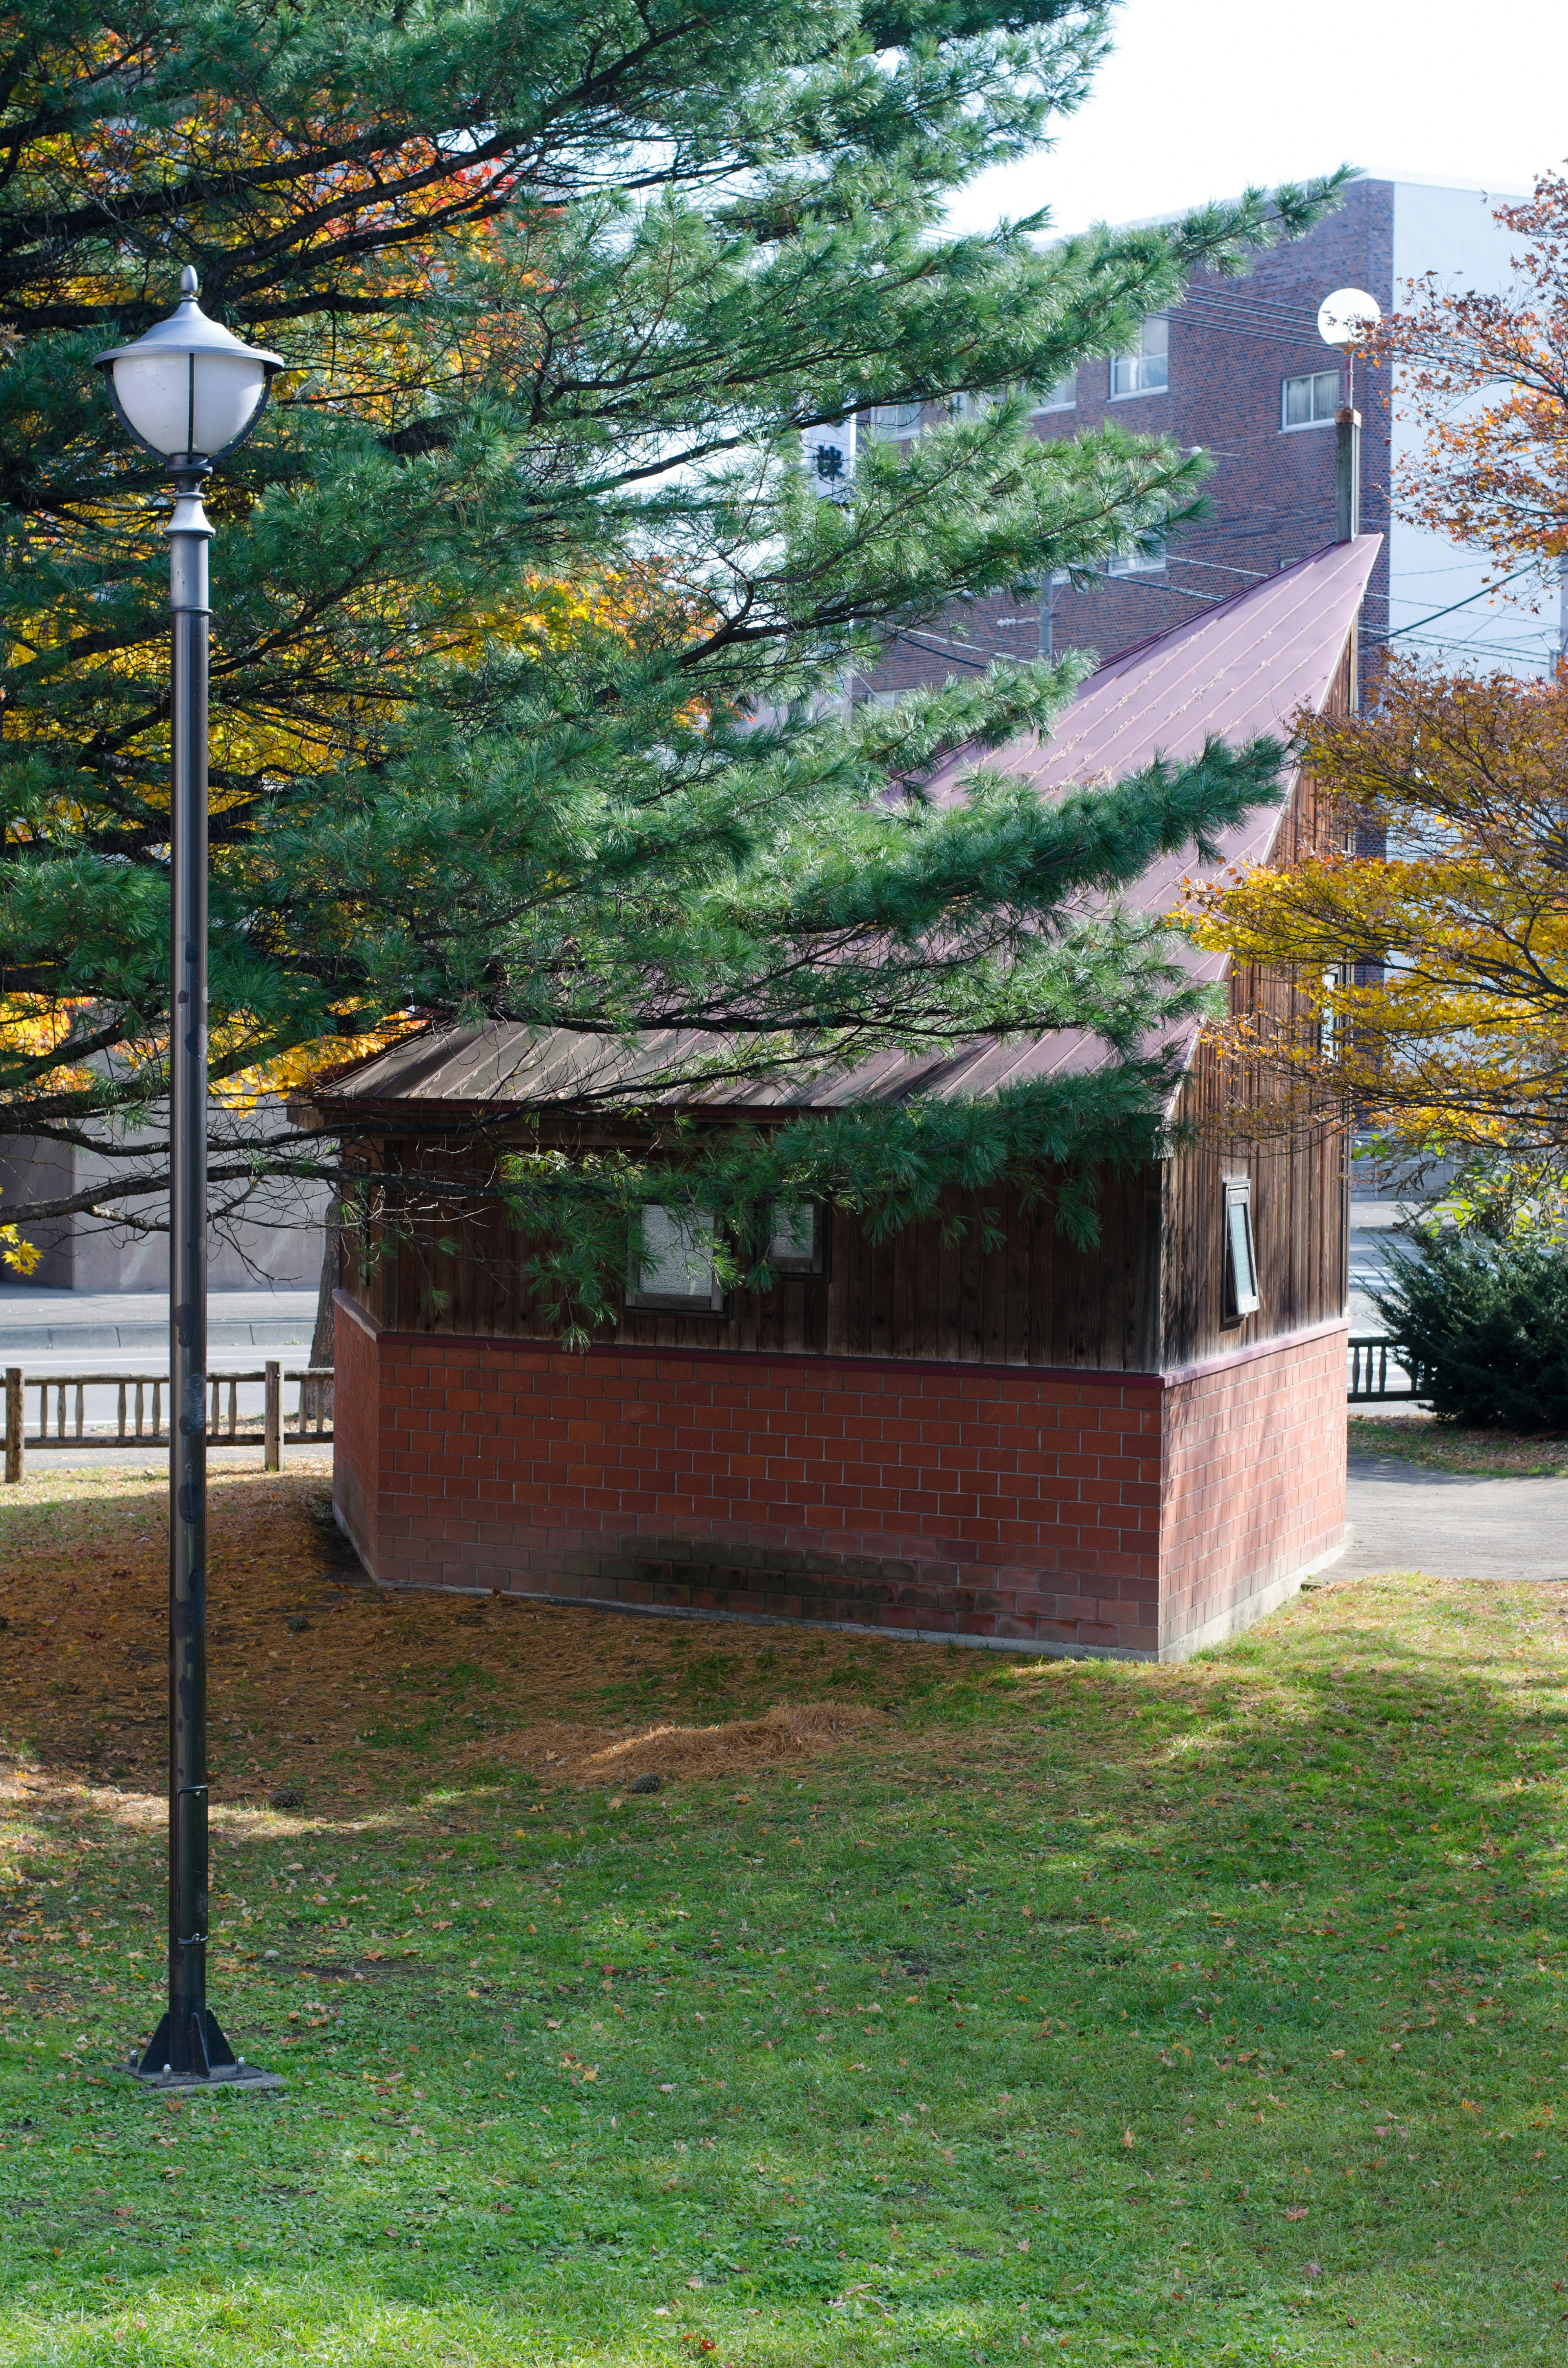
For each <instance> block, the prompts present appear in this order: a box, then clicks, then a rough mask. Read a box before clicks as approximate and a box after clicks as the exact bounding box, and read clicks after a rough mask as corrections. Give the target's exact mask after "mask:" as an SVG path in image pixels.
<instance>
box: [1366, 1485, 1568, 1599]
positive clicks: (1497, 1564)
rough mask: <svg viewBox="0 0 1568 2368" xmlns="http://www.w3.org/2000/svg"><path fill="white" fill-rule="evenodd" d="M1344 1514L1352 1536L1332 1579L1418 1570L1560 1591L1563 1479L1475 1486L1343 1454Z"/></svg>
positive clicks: (1567, 1494) (1567, 1501)
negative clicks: (1523, 1581) (1346, 1465)
mask: <svg viewBox="0 0 1568 2368" xmlns="http://www.w3.org/2000/svg"><path fill="white" fill-rule="evenodd" d="M1349 1512H1350V1521H1351V1528H1352V1531H1353V1535H1352V1538H1351V1542H1350V1547H1349V1551H1348V1552H1347V1553H1346V1555H1345V1558H1344V1560H1343V1561H1342V1562H1338V1563H1335V1565H1334V1576H1335V1577H1336V1578H1340V1577H1348V1578H1356V1577H1367V1576H1368V1575H1369V1573H1371V1572H1373V1571H1381V1570H1422V1571H1425V1572H1426V1575H1427V1577H1429V1578H1530V1579H1539V1580H1540V1581H1541V1582H1542V1583H1543V1584H1544V1585H1548V1586H1554V1587H1562V1586H1568V1480H1480V1479H1472V1478H1471V1477H1470V1476H1469V1475H1468V1474H1463V1473H1458V1472H1426V1471H1423V1470H1422V1468H1421V1467H1420V1465H1419V1464H1415V1463H1401V1462H1400V1461H1399V1459H1398V1458H1397V1457H1396V1456H1392V1455H1377V1456H1372V1455H1353V1456H1352V1457H1351V1459H1350V1504H1349Z"/></svg>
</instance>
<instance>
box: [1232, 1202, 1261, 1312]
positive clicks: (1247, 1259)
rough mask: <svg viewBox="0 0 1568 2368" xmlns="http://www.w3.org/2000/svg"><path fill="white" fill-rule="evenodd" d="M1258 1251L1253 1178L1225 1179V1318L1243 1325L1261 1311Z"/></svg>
mask: <svg viewBox="0 0 1568 2368" xmlns="http://www.w3.org/2000/svg"><path fill="white" fill-rule="evenodd" d="M1258 1304H1259V1303H1258V1291H1257V1254H1256V1250H1255V1249H1254V1247H1253V1238H1252V1179H1251V1178H1250V1177H1246V1176H1228V1177H1227V1178H1225V1321H1226V1323H1227V1324H1240V1323H1241V1322H1242V1320H1243V1319H1244V1317H1245V1316H1248V1315H1256V1313H1257V1310H1258Z"/></svg>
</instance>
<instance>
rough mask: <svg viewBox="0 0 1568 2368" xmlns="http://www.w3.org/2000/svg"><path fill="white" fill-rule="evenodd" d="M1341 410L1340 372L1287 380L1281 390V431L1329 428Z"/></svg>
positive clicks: (1315, 371) (1321, 371)
mask: <svg viewBox="0 0 1568 2368" xmlns="http://www.w3.org/2000/svg"><path fill="white" fill-rule="evenodd" d="M1338 408H1339V372H1338V371H1337V370H1313V371H1312V373H1311V375H1310V376H1309V377H1307V378H1288V379H1285V380H1284V381H1282V382H1281V384H1280V388H1279V425H1280V427H1329V426H1330V425H1331V424H1332V422H1333V419H1334V415H1335V412H1336V411H1337V410H1338Z"/></svg>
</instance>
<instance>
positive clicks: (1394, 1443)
mask: <svg viewBox="0 0 1568 2368" xmlns="http://www.w3.org/2000/svg"><path fill="white" fill-rule="evenodd" d="M1349 1435H1350V1452H1351V1454H1352V1455H1393V1456H1397V1457H1398V1458H1399V1460H1400V1462H1401V1463H1420V1464H1425V1465H1426V1469H1427V1470H1428V1471H1431V1472H1466V1473H1471V1474H1474V1475H1475V1476H1476V1477H1477V1478H1482V1479H1498V1480H1504V1479H1514V1480H1535V1479H1553V1480H1568V1439H1564V1438H1563V1437H1562V1436H1561V1435H1560V1434H1558V1433H1542V1434H1540V1435H1539V1436H1536V1435H1532V1436H1531V1437H1529V1438H1522V1437H1521V1436H1520V1435H1519V1433H1518V1432H1517V1431H1511V1430H1466V1429H1461V1428H1460V1425H1458V1424H1457V1423H1447V1422H1438V1421H1437V1420H1436V1419H1435V1418H1434V1417H1431V1416H1429V1415H1428V1416H1425V1417H1423V1416H1418V1415H1417V1416H1404V1417H1398V1418H1396V1419H1394V1420H1392V1421H1390V1420H1387V1419H1380V1418H1379V1417H1377V1416H1376V1415H1352V1416H1351V1417H1350V1423H1349Z"/></svg>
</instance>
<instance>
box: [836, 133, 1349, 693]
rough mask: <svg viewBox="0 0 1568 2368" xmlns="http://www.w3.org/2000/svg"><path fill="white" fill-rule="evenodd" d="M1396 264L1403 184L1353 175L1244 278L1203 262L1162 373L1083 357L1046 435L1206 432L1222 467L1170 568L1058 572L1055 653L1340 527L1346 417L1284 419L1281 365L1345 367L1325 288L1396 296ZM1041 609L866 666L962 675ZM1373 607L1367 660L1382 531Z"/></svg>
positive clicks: (1142, 620) (1104, 643) (1250, 577)
mask: <svg viewBox="0 0 1568 2368" xmlns="http://www.w3.org/2000/svg"><path fill="white" fill-rule="evenodd" d="M1392 272H1393V185H1392V182H1389V181H1372V180H1367V181H1360V182H1357V183H1355V184H1353V185H1352V187H1351V188H1349V189H1348V190H1347V191H1346V197H1345V202H1344V204H1343V205H1342V206H1341V207H1340V208H1339V210H1338V211H1336V212H1334V213H1332V214H1329V215H1327V216H1326V217H1325V218H1324V220H1323V221H1322V222H1319V223H1318V224H1317V225H1316V227H1315V228H1314V229H1313V230H1312V231H1310V232H1309V233H1308V234H1307V235H1306V237H1305V238H1302V239H1300V240H1296V241H1292V242H1290V243H1289V244H1287V245H1281V246H1278V247H1277V248H1276V249H1275V250H1274V251H1273V253H1272V254H1268V255H1263V256H1257V257H1256V260H1255V263H1254V266H1253V268H1252V269H1251V271H1250V272H1249V273H1248V274H1247V275H1246V277H1245V278H1244V279H1236V280H1220V279H1216V278H1215V276H1214V275H1213V274H1212V273H1210V272H1199V273H1196V274H1195V275H1194V276H1193V279H1191V281H1190V282H1189V284H1188V296H1189V302H1187V304H1186V305H1185V306H1181V307H1178V308H1177V309H1176V310H1175V311H1173V313H1171V315H1170V384H1169V386H1168V388H1165V390H1163V391H1160V392H1158V393H1148V394H1141V395H1133V396H1131V397H1124V398H1113V397H1112V395H1111V393H1110V365H1109V363H1108V361H1106V360H1099V361H1095V362H1086V363H1085V366H1084V368H1083V370H1081V371H1080V372H1079V376H1078V385H1077V400H1076V403H1075V404H1074V407H1073V408H1072V409H1071V410H1064V411H1051V412H1046V413H1043V414H1042V415H1041V416H1040V418H1039V419H1038V421H1037V422H1036V427H1037V429H1038V432H1039V433H1040V435H1041V436H1043V437H1047V438H1053V439H1054V438H1060V437H1071V436H1077V435H1081V434H1083V433H1085V432H1086V431H1089V430H1094V429H1098V428H1100V427H1104V426H1105V425H1107V424H1110V425H1111V426H1113V427H1119V428H1121V429H1124V430H1125V431H1126V432H1127V433H1128V434H1129V435H1135V436H1159V437H1167V438H1169V439H1170V440H1171V442H1173V443H1175V444H1177V445H1180V446H1182V447H1183V448H1190V447H1192V446H1195V445H1200V446H1201V447H1202V448H1203V449H1204V450H1205V451H1207V452H1208V453H1209V454H1210V459H1211V461H1212V462H1213V469H1212V473H1211V474H1210V477H1209V479H1208V481H1207V484H1206V485H1205V488H1204V496H1205V505H1206V514H1205V515H1204V516H1203V517H1202V518H1196V519H1193V520H1192V521H1191V522H1189V523H1188V524H1187V525H1185V526H1183V527H1182V528H1181V529H1179V531H1178V532H1177V533H1176V536H1175V538H1174V539H1173V541H1172V544H1171V548H1170V554H1169V560H1168V564H1167V565H1166V566H1165V568H1163V569H1159V570H1154V571H1152V572H1150V573H1148V574H1140V575H1119V576H1108V575H1096V576H1095V577H1094V578H1093V579H1092V580H1091V582H1090V583H1089V584H1088V585H1087V586H1085V587H1084V588H1082V589H1079V588H1075V587H1074V586H1069V585H1062V586H1058V587H1057V590H1056V592H1055V594H1054V596H1053V609H1054V616H1053V635H1054V641H1055V646H1056V648H1057V650H1058V651H1059V652H1060V651H1062V650H1066V649H1094V650H1097V651H1098V652H1099V654H1100V655H1101V656H1102V657H1109V656H1111V655H1114V654H1115V653H1116V652H1117V651H1118V650H1124V649H1129V648H1131V645H1132V644H1133V643H1135V642H1141V641H1142V640H1144V639H1145V638H1146V637H1147V636H1148V635H1149V634H1151V633H1158V632H1164V631H1165V629H1166V628H1167V627H1168V626H1171V625H1177V624H1180V623H1182V622H1183V621H1184V620H1186V619H1187V618H1189V617H1194V616H1197V615H1199V613H1200V612H1201V610H1202V609H1203V608H1204V607H1205V606H1206V605H1209V604H1211V603H1212V602H1214V601H1216V600H1221V599H1224V598H1228V597H1229V595H1230V594H1232V593H1233V592H1240V591H1244V590H1245V588H1246V587H1247V586H1248V585H1249V584H1252V583H1255V582H1256V581H1257V580H1258V579H1259V578H1260V577H1262V576H1266V575H1272V574H1273V573H1274V571H1275V570H1276V569H1277V568H1279V567H1286V566H1290V564H1292V563H1293V562H1295V561H1296V560H1298V559H1305V558H1306V557H1307V556H1308V555H1309V554H1310V553H1311V552H1314V551H1321V550H1322V549H1323V547H1324V544H1325V543H1330V542H1332V541H1334V539H1335V438H1334V430H1333V428H1332V427H1311V428H1298V429H1291V430H1286V429H1282V427H1281V426H1280V389H1281V386H1282V383H1283V381H1285V380H1286V379H1287V378H1296V377H1301V376H1303V375H1306V374H1308V373H1312V372H1316V371H1318V370H1333V369H1335V367H1336V366H1337V364H1336V358H1335V354H1334V353H1333V352H1332V351H1331V350H1330V349H1329V348H1328V347H1325V346H1324V344H1323V342H1322V340H1321V339H1320V338H1319V336H1318V334H1317V327H1316V315H1317V309H1318V306H1319V304H1320V303H1321V302H1322V301H1323V299H1324V296H1326V295H1327V294H1328V293H1329V291H1330V290H1331V289H1335V288H1344V287H1353V288H1365V289H1367V290H1369V291H1370V292H1371V293H1372V294H1373V295H1374V296H1376V298H1377V299H1378V302H1379V303H1380V304H1381V306H1382V307H1383V309H1384V311H1385V312H1386V311H1388V309H1389V308H1390V306H1391V304H1392V300H1393V294H1394V290H1393V280H1392ZM1386 376H1387V374H1386V372H1382V371H1375V370H1369V369H1368V368H1366V366H1365V365H1363V366H1362V367H1361V368H1360V369H1359V370H1358V373H1357V402H1358V406H1359V408H1360V411H1361V415H1362V421H1363V428H1362V447H1361V531H1362V532H1363V534H1375V533H1383V532H1385V531H1386V529H1387V527H1388V521H1389V479H1390V466H1391V463H1390V427H1391V422H1390V414H1389V408H1388V395H1387V386H1386ZM1037 613H1038V610H1037V605H1036V604H1035V603H1034V602H1032V601H1027V600H1026V601H1024V602H1022V603H1019V602H1016V601H1014V600H1012V599H1010V598H990V599H984V600H980V601H976V602H975V603H974V604H973V605H972V606H971V607H968V608H966V609H962V610H954V611H952V612H950V613H949V614H948V615H946V616H943V617H941V618H939V619H933V620H929V622H928V623H927V624H925V625H922V626H920V627H918V628H915V629H912V630H911V631H910V632H908V633H906V634H904V635H903V636H901V637H899V638H898V639H896V640H894V641H892V643H890V645H889V646H888V648H887V649H886V650H885V652H884V653H883V655H882V657H881V662H880V664H879V666H878V667H877V669H876V671H875V672H874V673H873V674H871V675H870V676H869V677H867V679H868V681H869V684H870V686H871V687H872V688H874V689H878V690H897V689H906V688H908V687H909V686H910V685H912V684H915V683H925V682H942V681H944V680H946V679H947V678H948V677H949V676H952V675H956V676H958V677H964V676H966V675H968V674H971V673H972V672H976V671H978V670H979V669H980V668H982V667H983V666H986V665H988V664H989V663H990V662H991V660H992V659H993V658H994V657H996V656H1005V657H1023V658H1032V657H1033V656H1034V655H1035V653H1036V647H1037V633H1036V630H1035V625H1034V621H1033V620H1034V619H1035V618H1036V616H1037ZM1363 616H1364V623H1365V627H1366V631H1365V634H1364V636H1363V654H1362V655H1363V665H1365V662H1366V660H1367V658H1368V657H1369V655H1371V653H1372V652H1373V651H1374V650H1375V649H1376V647H1378V646H1379V645H1380V643H1381V635H1382V634H1383V633H1384V632H1386V630H1387V627H1388V622H1389V614H1388V551H1387V548H1386V545H1385V548H1384V550H1383V552H1381V554H1380V557H1379V559H1378V563H1377V565H1376V567H1375V569H1374V571H1373V575H1372V579H1371V582H1370V584H1369V586H1368V592H1367V600H1366V605H1365V609H1364V611H1363ZM1005 620H1006V621H1005Z"/></svg>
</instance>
